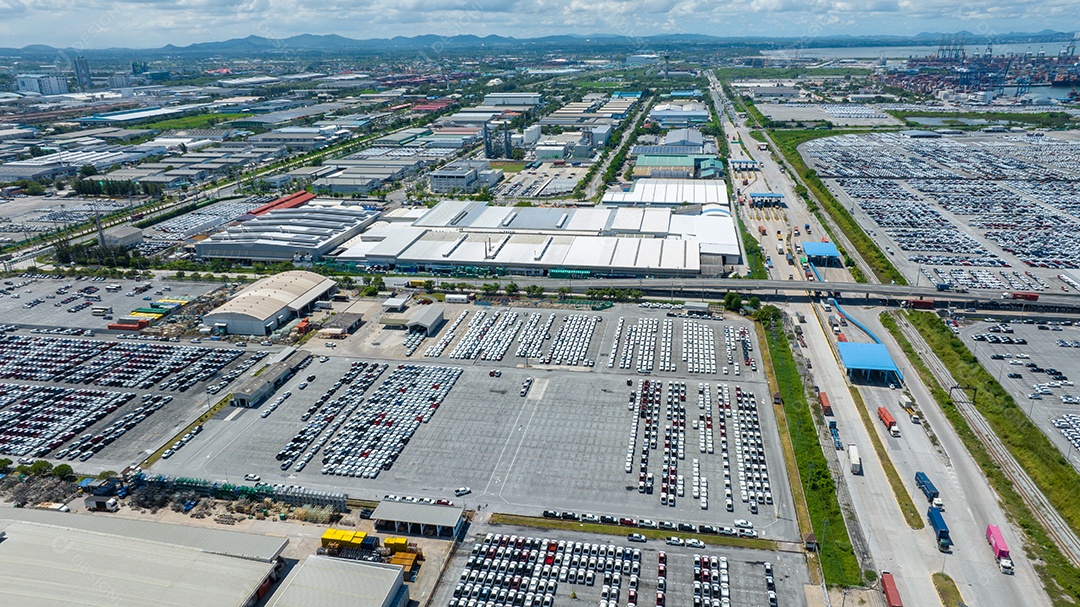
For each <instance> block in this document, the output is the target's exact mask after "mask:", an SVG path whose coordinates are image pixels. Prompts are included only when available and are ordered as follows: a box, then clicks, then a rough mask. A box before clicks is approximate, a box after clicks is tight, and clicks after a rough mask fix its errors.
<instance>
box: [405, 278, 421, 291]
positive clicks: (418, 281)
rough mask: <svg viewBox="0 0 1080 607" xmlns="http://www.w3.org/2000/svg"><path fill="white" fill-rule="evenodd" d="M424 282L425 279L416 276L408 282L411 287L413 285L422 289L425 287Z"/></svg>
mask: <svg viewBox="0 0 1080 607" xmlns="http://www.w3.org/2000/svg"><path fill="white" fill-rule="evenodd" d="M424 282H425V281H424V280H423V279H419V278H414V279H412V280H410V281H409V282H408V283H406V284H408V285H409V286H410V287H412V288H414V289H422V288H424Z"/></svg>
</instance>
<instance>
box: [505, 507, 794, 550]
mask: <svg viewBox="0 0 1080 607" xmlns="http://www.w3.org/2000/svg"><path fill="white" fill-rule="evenodd" d="M488 521H489V522H490V523H491V524H493V525H516V526H519V527H534V528H537V529H562V530H564V531H581V532H584V533H596V534H602V535H621V536H626V535H628V534H630V533H640V534H641V535H644V536H645V537H647V538H649V539H653V540H664V539H667V538H669V537H677V538H681V539H683V540H688V539H699V540H701V541H703V542H705V543H706V544H714V545H717V546H736V547H739V548H754V549H757V550H776V549H777V545H776V542H774V541H773V540H764V539H752V538H746V537H728V536H726V535H711V534H701V533H687V532H685V531H671V530H667V529H640V528H638V527H625V526H621V525H609V524H604V523H583V522H581V521H564V520H562V519H552V518H541V517H538V516H523V515H520V514H503V513H501V512H495V513H492V515H491V516H490V517H489V518H488Z"/></svg>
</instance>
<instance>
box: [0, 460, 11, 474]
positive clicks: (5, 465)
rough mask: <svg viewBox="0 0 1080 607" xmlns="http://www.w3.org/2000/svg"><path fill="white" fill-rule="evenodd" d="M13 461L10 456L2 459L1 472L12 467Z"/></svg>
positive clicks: (0, 462)
mask: <svg viewBox="0 0 1080 607" xmlns="http://www.w3.org/2000/svg"><path fill="white" fill-rule="evenodd" d="M11 464H12V461H11V460H10V459H8V458H6V457H5V458H2V459H0V472H7V471H8V470H10V469H11Z"/></svg>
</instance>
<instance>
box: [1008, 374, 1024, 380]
mask: <svg viewBox="0 0 1080 607" xmlns="http://www.w3.org/2000/svg"><path fill="white" fill-rule="evenodd" d="M1007 377H1008V378H1009V379H1020V378H1021V377H1023V376H1022V375H1020V374H1019V373H1010V374H1009V375H1008V376H1007Z"/></svg>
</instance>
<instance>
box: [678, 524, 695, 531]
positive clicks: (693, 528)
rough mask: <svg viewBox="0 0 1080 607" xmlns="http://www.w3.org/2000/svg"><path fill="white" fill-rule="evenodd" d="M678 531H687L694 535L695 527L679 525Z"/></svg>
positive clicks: (692, 525)
mask: <svg viewBox="0 0 1080 607" xmlns="http://www.w3.org/2000/svg"><path fill="white" fill-rule="evenodd" d="M679 531H689V532H691V533H696V532H697V526H696V525H694V524H693V523H679Z"/></svg>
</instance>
